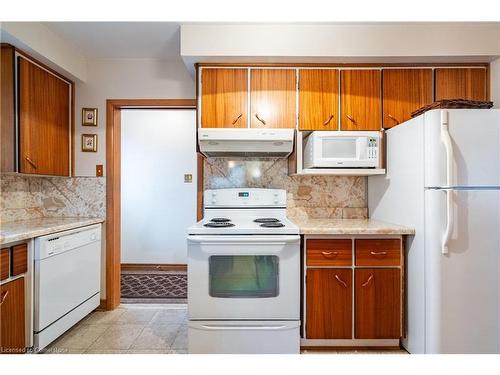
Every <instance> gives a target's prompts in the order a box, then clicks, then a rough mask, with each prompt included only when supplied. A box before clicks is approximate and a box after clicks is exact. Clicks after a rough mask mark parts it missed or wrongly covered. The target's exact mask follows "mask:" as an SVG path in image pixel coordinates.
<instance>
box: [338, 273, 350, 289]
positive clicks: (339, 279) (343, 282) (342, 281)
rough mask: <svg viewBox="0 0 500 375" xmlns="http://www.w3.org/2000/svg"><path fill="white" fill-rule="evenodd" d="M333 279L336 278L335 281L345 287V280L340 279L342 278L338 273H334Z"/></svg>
mask: <svg viewBox="0 0 500 375" xmlns="http://www.w3.org/2000/svg"><path fill="white" fill-rule="evenodd" d="M335 279H337V281H338V282H339V283H340V284H342V286H343V287H344V288H347V284H346V282H345V281H344V280H342V279H341V278H340V277H339V275H337V274H335Z"/></svg>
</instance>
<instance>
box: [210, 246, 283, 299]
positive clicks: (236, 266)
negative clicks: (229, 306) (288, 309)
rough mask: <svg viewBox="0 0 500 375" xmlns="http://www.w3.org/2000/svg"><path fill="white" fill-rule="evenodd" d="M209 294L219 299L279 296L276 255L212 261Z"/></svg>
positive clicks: (225, 256) (217, 258)
mask: <svg viewBox="0 0 500 375" xmlns="http://www.w3.org/2000/svg"><path fill="white" fill-rule="evenodd" d="M208 262H209V293H210V296H211V297H218V298H269V297H277V296H278V294H279V285H278V280H279V271H278V266H279V258H278V257H277V256H275V255H213V256H211V257H209V259H208Z"/></svg>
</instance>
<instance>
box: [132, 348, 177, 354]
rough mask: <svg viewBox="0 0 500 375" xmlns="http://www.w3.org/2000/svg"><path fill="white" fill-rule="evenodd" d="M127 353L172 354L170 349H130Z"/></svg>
mask: <svg viewBox="0 0 500 375" xmlns="http://www.w3.org/2000/svg"><path fill="white" fill-rule="evenodd" d="M127 354H171V350H170V349H129V350H127Z"/></svg>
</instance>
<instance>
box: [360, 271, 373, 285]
mask: <svg viewBox="0 0 500 375" xmlns="http://www.w3.org/2000/svg"><path fill="white" fill-rule="evenodd" d="M372 279H373V274H372V275H370V277H369V278H368V280H366V281H365V282H364V283H363V284H361V286H362V287H363V288H364V287H365V286H367V285H368V284H370V281H372Z"/></svg>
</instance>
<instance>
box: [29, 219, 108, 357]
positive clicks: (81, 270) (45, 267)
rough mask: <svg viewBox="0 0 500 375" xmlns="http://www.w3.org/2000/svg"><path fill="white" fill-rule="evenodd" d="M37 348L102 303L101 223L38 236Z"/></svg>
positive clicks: (34, 324)
mask: <svg viewBox="0 0 500 375" xmlns="http://www.w3.org/2000/svg"><path fill="white" fill-rule="evenodd" d="M34 260H35V275H34V277H35V279H34V321H33V330H34V332H33V333H34V335H33V340H34V350H35V351H38V350H41V349H43V348H45V347H46V346H47V345H48V344H50V343H51V342H52V341H54V340H55V339H56V338H58V337H59V336H60V335H62V334H63V333H64V332H65V331H67V330H68V329H69V328H71V327H72V326H73V325H75V324H76V323H77V322H78V321H80V320H81V319H82V318H83V317H85V316H86V315H87V314H89V313H90V312H91V311H92V310H94V309H95V308H96V307H97V306H99V303H100V290H101V224H97V225H91V226H86V227H82V228H77V229H73V230H69V231H65V232H59V233H53V234H50V235H47V236H43V237H38V238H36V239H35V257H34Z"/></svg>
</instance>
